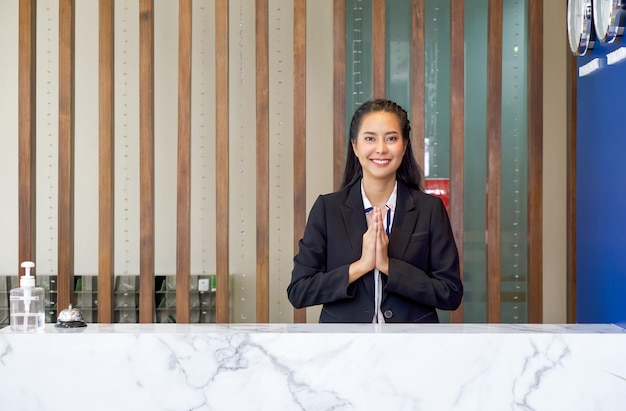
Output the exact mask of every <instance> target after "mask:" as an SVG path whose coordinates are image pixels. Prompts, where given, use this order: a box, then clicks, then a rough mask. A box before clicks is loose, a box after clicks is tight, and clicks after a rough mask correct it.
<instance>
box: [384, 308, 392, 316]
mask: <svg viewBox="0 0 626 411" xmlns="http://www.w3.org/2000/svg"><path fill="white" fill-rule="evenodd" d="M383 315H384V316H385V318H391V317H393V311H391V310H385V312H384V313H383Z"/></svg>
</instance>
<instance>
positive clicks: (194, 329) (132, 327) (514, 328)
mask: <svg viewBox="0 0 626 411" xmlns="http://www.w3.org/2000/svg"><path fill="white" fill-rule="evenodd" d="M44 333H59V334H66V333H81V334H82V333H86V334H92V333H96V334H102V333H107V334H109V333H113V334H128V333H130V334H137V333H154V334H163V333H165V334H199V333H200V334H201V333H213V334H215V333H217V334H223V333H289V334H294V333H305V334H309V333H316V334H341V333H343V334H369V333H375V334H398V333H402V334H482V333H486V334H529V333H530V334H545V333H548V334H622V333H626V329H624V328H621V327H619V326H617V325H614V324H316V323H313V324H311V323H310V324H242V323H233V324H156V323H155V324H152V323H151V324H136V323H133V324H99V323H94V324H88V325H87V327H82V328H77V329H72V330H68V329H60V328H56V327H55V326H54V324H46V327H45V330H44ZM0 334H14V335H20V334H21V335H30V334H25V333H23V332H13V331H11V329H10V327H5V328H3V329H1V330H0Z"/></svg>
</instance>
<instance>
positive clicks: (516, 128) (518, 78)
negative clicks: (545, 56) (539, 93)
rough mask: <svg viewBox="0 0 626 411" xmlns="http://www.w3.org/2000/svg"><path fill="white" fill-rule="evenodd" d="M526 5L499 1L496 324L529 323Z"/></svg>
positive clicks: (525, 1) (518, 0) (518, 1)
mask: <svg viewBox="0 0 626 411" xmlns="http://www.w3.org/2000/svg"><path fill="white" fill-rule="evenodd" d="M527 10H528V5H527V0H515V1H506V2H504V10H503V12H504V13H503V14H504V30H503V38H502V192H501V204H500V207H501V209H500V212H501V220H500V234H501V260H500V264H501V265H500V266H501V271H500V272H501V289H502V299H501V301H502V302H501V307H500V309H501V321H502V322H503V323H525V322H528V310H527V298H526V295H527V291H528V219H527V215H528V202H527V192H528V178H527V176H528V130H527V124H528V114H527V106H528V98H527V89H528V77H527V70H526V67H527V61H528V50H527V46H528V41H527V39H528V34H527V32H528V25H527V21H528V13H527Z"/></svg>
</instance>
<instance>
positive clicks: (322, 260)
mask: <svg viewBox="0 0 626 411" xmlns="http://www.w3.org/2000/svg"><path fill="white" fill-rule="evenodd" d="M366 230H367V222H366V220H365V210H364V207H363V198H362V195H361V185H360V182H359V181H357V183H355V184H353V185H351V186H349V187H345V188H343V189H341V190H340V191H337V192H335V193H331V194H326V195H321V196H319V197H318V198H317V200H316V201H315V204H314V205H313V207H312V209H311V212H310V214H309V218H308V222H307V225H306V229H305V231H304V236H303V238H302V239H301V240H300V241H299V243H298V245H299V251H298V254H297V255H296V256H295V257H294V268H293V272H292V276H291V283H290V284H289V286H288V287H287V295H288V297H289V301H290V302H291V303H292V304H293V306H294V307H296V308H302V307H308V306H313V305H319V304H323V307H322V312H321V314H320V322H350V323H371V322H372V318H373V316H374V271H373V270H372V271H371V272H369V273H367V274H366V275H364V276H363V277H361V278H359V279H358V280H357V281H355V282H353V283H352V284H350V285H348V267H349V266H350V264H351V263H353V262H354V261H357V260H358V259H359V258H360V257H361V246H362V243H363V234H364V233H365V231H366ZM388 254H389V273H388V276H385V275H382V276H381V278H382V279H383V282H384V286H383V296H382V303H381V311H382V313H383V315H384V317H385V321H386V322H401V323H411V322H439V318H438V317H437V312H436V310H435V309H436V308H438V309H443V310H454V309H456V308H457V307H458V306H459V304H460V303H461V298H462V296H463V285H462V283H461V278H460V273H459V256H458V252H457V248H456V244H455V242H454V237H453V235H452V229H451V227H450V221H449V219H448V213H447V212H446V208H445V206H444V205H443V202H442V201H441V199H439V198H437V197H434V196H431V195H429V194H425V193H423V192H421V191H418V190H414V189H410V188H408V187H407V186H406V185H404V184H403V183H402V182H400V181H398V192H397V200H396V210H395V215H394V219H393V225H392V228H391V234H390V236H389V249H388Z"/></svg>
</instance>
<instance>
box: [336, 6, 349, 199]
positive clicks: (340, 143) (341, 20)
mask: <svg viewBox="0 0 626 411" xmlns="http://www.w3.org/2000/svg"><path fill="white" fill-rule="evenodd" d="M333 17H334V20H333V113H334V116H333V182H334V188H335V189H338V188H339V186H340V185H341V179H342V177H343V169H344V164H345V161H346V158H345V157H346V3H345V0H334V2H333Z"/></svg>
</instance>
